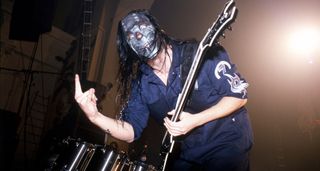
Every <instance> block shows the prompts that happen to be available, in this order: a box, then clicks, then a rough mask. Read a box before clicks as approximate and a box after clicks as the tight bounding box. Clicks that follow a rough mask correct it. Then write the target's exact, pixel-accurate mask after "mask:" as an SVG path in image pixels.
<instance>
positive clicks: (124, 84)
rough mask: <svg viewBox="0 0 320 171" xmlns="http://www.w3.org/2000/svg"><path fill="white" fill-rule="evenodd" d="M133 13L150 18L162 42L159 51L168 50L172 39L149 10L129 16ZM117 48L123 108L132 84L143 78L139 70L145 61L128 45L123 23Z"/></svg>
mask: <svg viewBox="0 0 320 171" xmlns="http://www.w3.org/2000/svg"><path fill="white" fill-rule="evenodd" d="M132 13H139V14H143V15H145V16H146V17H148V19H149V20H150V22H151V23H152V24H153V26H154V27H155V29H156V39H158V40H159V41H160V49H159V51H161V49H162V48H166V47H167V45H168V44H169V42H170V40H172V38H171V37H169V36H168V35H166V34H165V32H164V30H162V29H161V28H160V26H159V24H158V22H157V20H156V19H155V18H154V17H153V16H152V15H151V14H150V13H149V12H148V11H147V10H134V11H131V12H130V13H128V15H129V14H132ZM117 47H118V53H119V57H120V60H119V63H120V66H119V71H118V80H117V81H118V85H119V87H118V93H119V102H120V105H121V106H123V105H125V103H126V102H127V100H128V98H129V94H130V90H131V82H132V81H133V80H134V79H138V80H139V79H140V77H141V71H140V69H139V68H140V66H141V64H142V63H143V62H144V61H143V60H142V59H141V58H140V57H139V56H138V55H137V54H136V53H135V52H134V51H133V50H132V49H131V47H130V46H129V45H128V43H127V41H126V35H125V33H124V32H123V29H122V24H121V21H119V23H118V33H117ZM138 83H139V81H138Z"/></svg>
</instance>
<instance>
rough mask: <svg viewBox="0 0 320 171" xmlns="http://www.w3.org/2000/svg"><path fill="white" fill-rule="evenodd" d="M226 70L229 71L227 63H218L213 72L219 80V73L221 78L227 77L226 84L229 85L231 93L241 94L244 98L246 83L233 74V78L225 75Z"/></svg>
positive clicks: (229, 66) (229, 67)
mask: <svg viewBox="0 0 320 171" xmlns="http://www.w3.org/2000/svg"><path fill="white" fill-rule="evenodd" d="M227 69H231V65H230V63H228V62H227V61H220V62H219V63H218V64H217V66H216V69H215V70H214V75H215V77H216V78H217V79H218V80H219V79H220V78H221V75H220V74H221V73H222V75H223V76H226V77H227V80H228V83H229V84H230V89H231V91H232V92H233V93H243V96H242V97H244V96H245V95H246V94H247V87H248V86H249V84H248V83H246V82H244V80H241V79H240V77H239V76H238V75H237V74H235V73H234V76H232V75H231V74H228V73H227Z"/></svg>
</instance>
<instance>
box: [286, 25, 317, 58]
mask: <svg viewBox="0 0 320 171" xmlns="http://www.w3.org/2000/svg"><path fill="white" fill-rule="evenodd" d="M288 48H289V51H290V54H291V55H295V56H299V57H302V58H305V59H307V61H308V63H310V64H312V63H313V58H314V57H315V56H318V55H319V54H317V53H319V50H320V29H317V28H314V27H304V28H299V29H296V30H294V31H293V32H291V34H290V35H289V41H288Z"/></svg>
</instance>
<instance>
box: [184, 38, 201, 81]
mask: <svg viewBox="0 0 320 171" xmlns="http://www.w3.org/2000/svg"><path fill="white" fill-rule="evenodd" d="M182 46H183V47H182V50H181V54H180V55H181V56H182V60H183V62H182V63H181V65H180V73H181V85H182V86H183V85H184V83H185V82H186V79H187V76H188V74H189V70H190V67H191V65H192V62H193V58H194V55H195V54H196V52H197V49H198V43H197V42H187V43H184V44H183V45H182Z"/></svg>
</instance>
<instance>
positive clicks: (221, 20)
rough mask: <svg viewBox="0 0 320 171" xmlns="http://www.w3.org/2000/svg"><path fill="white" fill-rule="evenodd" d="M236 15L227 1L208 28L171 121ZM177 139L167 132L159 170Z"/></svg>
mask: <svg viewBox="0 0 320 171" xmlns="http://www.w3.org/2000/svg"><path fill="white" fill-rule="evenodd" d="M236 15H237V8H236V7H235V2H234V0H230V1H229V2H227V3H226V5H225V7H224V9H223V11H222V12H221V14H220V15H219V16H218V18H217V19H216V21H215V22H214V23H213V25H212V26H211V27H210V28H209V29H208V32H207V33H206V35H205V36H204V38H203V39H202V40H201V42H200V43H199V46H198V49H197V51H196V54H195V56H194V58H193V62H192V65H191V67H190V70H189V73H188V76H187V78H186V80H185V83H184V86H183V88H182V91H181V93H180V94H179V96H178V99H177V103H176V107H175V113H174V115H173V116H172V118H171V121H173V122H177V121H178V120H179V116H180V114H181V112H182V111H183V110H184V108H185V105H186V102H187V100H188V98H189V94H190V92H191V89H192V88H193V86H194V82H195V80H196V78H197V73H198V71H199V69H200V66H201V63H202V61H203V57H204V56H205V52H206V50H207V49H208V48H209V47H211V46H212V45H214V44H218V39H219V38H220V36H223V37H224V34H223V33H224V31H225V30H226V29H230V25H231V23H233V22H234V20H235V18H236ZM175 140H176V139H175V137H173V136H172V135H170V134H169V132H168V131H166V132H165V135H164V137H163V139H162V144H161V149H160V155H161V156H162V158H163V162H162V164H161V165H160V167H159V170H162V171H164V170H165V168H166V164H167V161H168V157H169V154H170V153H172V151H173V147H174V145H175Z"/></svg>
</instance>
